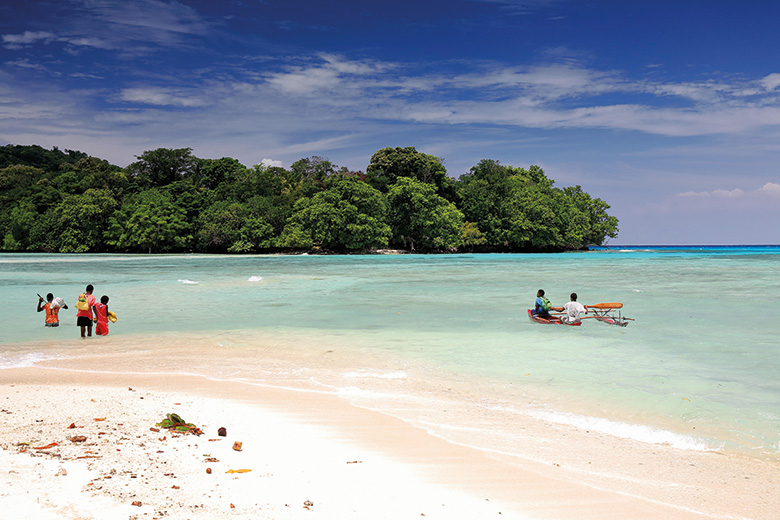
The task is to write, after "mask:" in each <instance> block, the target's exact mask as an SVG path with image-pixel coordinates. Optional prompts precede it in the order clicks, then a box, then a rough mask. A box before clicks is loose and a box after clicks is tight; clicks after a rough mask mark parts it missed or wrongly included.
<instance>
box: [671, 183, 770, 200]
mask: <svg viewBox="0 0 780 520" xmlns="http://www.w3.org/2000/svg"><path fill="white" fill-rule="evenodd" d="M755 195H771V196H773V197H780V184H778V183H775V182H767V183H766V184H764V185H763V186H761V187H760V188H758V189H757V190H751V191H748V192H745V191H743V190H741V189H739V188H734V189H733V190H722V189H719V190H711V191H686V192H684V193H678V194H677V196H678V197H683V198H696V199H721V200H722V199H739V198H745V197H747V198H754V196H755Z"/></svg>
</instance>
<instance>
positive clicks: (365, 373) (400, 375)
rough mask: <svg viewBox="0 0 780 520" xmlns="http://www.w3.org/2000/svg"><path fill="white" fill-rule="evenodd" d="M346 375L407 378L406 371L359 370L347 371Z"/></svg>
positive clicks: (372, 377) (374, 377) (373, 377)
mask: <svg viewBox="0 0 780 520" xmlns="http://www.w3.org/2000/svg"><path fill="white" fill-rule="evenodd" d="M344 377H353V378H357V377H361V378H371V379H406V372H403V371H400V370H398V371H395V372H369V371H366V370H357V371H354V372H347V373H345V374H344Z"/></svg>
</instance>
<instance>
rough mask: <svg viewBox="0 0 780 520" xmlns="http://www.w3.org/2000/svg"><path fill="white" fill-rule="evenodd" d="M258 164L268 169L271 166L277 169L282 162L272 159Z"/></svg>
mask: <svg viewBox="0 0 780 520" xmlns="http://www.w3.org/2000/svg"><path fill="white" fill-rule="evenodd" d="M260 164H262V165H263V166H265V167H267V168H270V167H272V166H278V167H279V168H281V167H282V161H276V160H274V159H263V160H262V161H260Z"/></svg>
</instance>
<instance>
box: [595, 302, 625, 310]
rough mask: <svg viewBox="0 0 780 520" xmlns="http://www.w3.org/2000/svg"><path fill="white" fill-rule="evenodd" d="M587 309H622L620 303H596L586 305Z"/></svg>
mask: <svg viewBox="0 0 780 520" xmlns="http://www.w3.org/2000/svg"><path fill="white" fill-rule="evenodd" d="M586 307H587V308H588V309H622V308H623V304H622V303H618V302H615V303H597V304H595V305H586Z"/></svg>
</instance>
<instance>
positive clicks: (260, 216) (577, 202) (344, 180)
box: [0, 145, 618, 253]
mask: <svg viewBox="0 0 780 520" xmlns="http://www.w3.org/2000/svg"><path fill="white" fill-rule="evenodd" d="M137 159H138V160H137V161H136V162H134V163H132V164H130V165H129V166H128V167H126V168H120V167H118V166H114V165H111V164H109V163H108V162H107V161H105V160H102V159H98V158H96V157H90V156H88V155H87V154H85V153H82V152H75V151H71V150H66V151H64V152H63V151H61V150H59V149H57V148H56V147H55V148H53V149H52V150H46V149H44V148H42V147H40V146H36V145H33V146H18V145H7V146H3V147H0V238H2V241H1V242H0V244H1V245H2V250H4V251H45V252H62V253H88V252H141V253H157V252H190V251H196V252H208V253H250V252H274V251H280V252H284V251H303V250H306V251H322V252H360V251H370V250H376V249H385V248H397V249H403V250H407V251H416V252H454V251H564V250H569V249H580V248H583V247H587V246H588V245H589V244H602V243H603V242H604V241H605V239H606V238H607V237H613V238H614V237H616V236H617V230H618V226H617V222H618V221H617V218H615V217H613V216H610V215H609V214H607V210H608V209H609V206H608V205H607V204H606V203H605V202H604V201H602V200H601V199H593V198H591V197H590V196H589V195H588V194H587V193H585V192H584V191H582V188H581V187H580V186H575V187H566V188H556V187H554V186H553V184H554V182H553V180H551V179H548V178H547V176H546V175H545V174H544V171H542V169H541V168H539V167H538V166H531V167H529V168H528V169H527V170H526V169H524V168H515V167H512V166H506V165H502V164H499V162H498V161H493V160H483V161H481V162H480V163H479V164H477V165H476V166H474V167H472V168H471V170H470V171H469V172H468V173H466V174H464V175H461V176H460V178H458V179H454V178H452V177H450V176H448V175H447V171H446V169H445V168H444V165H443V164H442V160H441V159H439V158H436V157H433V156H431V155H427V154H424V153H421V152H418V151H417V150H416V149H415V148H413V147H407V148H400V147H399V148H383V149H381V150H379V151H377V152H376V153H375V154H374V155H373V156H372V157H371V160H370V162H369V164H368V167H367V168H366V171H365V173H364V172H361V171H357V172H355V171H350V170H349V169H347V168H344V167H341V168H340V167H337V166H336V165H334V164H332V163H331V162H330V161H328V160H327V159H325V158H323V157H309V158H304V159H301V160H299V161H297V162H295V163H293V164H292V165H291V166H290V168H289V169H285V168H280V167H274V166H271V167H269V166H264V165H257V166H253V167H251V168H248V167H246V166H244V165H243V164H241V163H240V162H239V161H237V160H235V159H231V158H229V157H223V158H222V159H200V158H197V157H195V156H193V155H192V150H191V149H189V148H182V149H167V148H158V149H157V150H150V151H146V152H144V153H142V154H141V155H140V156H137Z"/></svg>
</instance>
